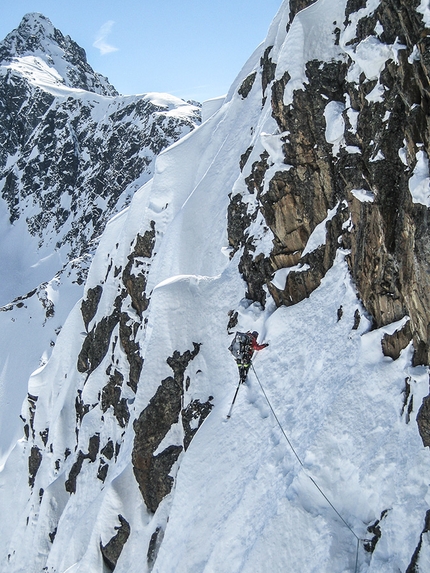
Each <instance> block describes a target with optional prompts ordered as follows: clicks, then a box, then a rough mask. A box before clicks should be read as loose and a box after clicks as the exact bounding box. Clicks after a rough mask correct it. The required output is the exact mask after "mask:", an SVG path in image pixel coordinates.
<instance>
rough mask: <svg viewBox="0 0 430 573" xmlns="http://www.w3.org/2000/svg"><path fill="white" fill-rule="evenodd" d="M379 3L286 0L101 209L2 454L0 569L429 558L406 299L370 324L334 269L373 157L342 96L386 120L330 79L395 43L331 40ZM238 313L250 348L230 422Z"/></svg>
mask: <svg viewBox="0 0 430 573" xmlns="http://www.w3.org/2000/svg"><path fill="white" fill-rule="evenodd" d="M304 4H305V5H307V4H309V6H308V7H307V8H306V9H304V10H302V11H299V12H298V13H297V14H296V15H295V13H296V9H298V8H303V5H304ZM385 4H386V3H384V5H385ZM360 5H361V4H360ZM381 6H382V3H380V2H377V1H373V2H371V1H369V2H368V3H367V4H366V6H365V7H364V8H363V7H362V8H360V9H359V10H358V12H354V10H353V9H352V8H353V7H352V3H351V2H347V1H346V0H342V1H341V0H337V1H336V2H328V1H325V0H317V1H316V2H314V3H312V2H308V3H306V2H305V3H301V2H291V10H290V3H289V2H284V3H283V5H282V7H281V9H280V11H279V13H278V14H277V16H276V17H275V20H274V23H273V25H272V27H271V29H270V31H269V34H268V38H267V40H266V42H265V43H263V44H262V45H261V46H259V48H258V49H257V50H256V51H255V53H254V54H253V55H252V57H251V58H250V60H249V61H248V62H247V63H246V64H245V66H244V68H243V70H242V72H241V73H240V74H239V76H238V78H237V79H236V81H235V82H234V84H233V86H232V88H231V89H230V92H229V94H228V95H227V97H226V98H225V101H224V103H223V105H222V106H221V107H220V108H219V109H218V111H215V112H214V113H212V114H209V113H208V116H209V117H208V119H207V121H206V122H205V123H204V124H203V125H201V126H200V127H199V128H198V129H196V130H194V131H193V132H192V133H190V134H189V135H187V136H186V137H184V138H183V139H181V140H180V141H178V142H177V143H175V144H174V145H173V146H171V147H170V148H169V149H167V150H165V151H163V152H162V153H161V154H160V155H159V156H158V158H157V161H156V166H155V172H154V177H153V179H152V180H151V181H149V182H147V183H146V184H145V185H143V186H142V187H141V188H140V189H139V190H138V191H137V192H136V193H135V194H134V196H133V198H132V200H131V203H130V205H129V206H128V207H127V208H126V209H124V210H123V211H121V212H120V213H118V214H117V215H116V216H115V217H113V218H112V219H111V220H110V221H109V223H108V224H107V226H106V229H105V232H104V233H103V236H102V238H101V241H100V244H99V245H98V248H97V252H96V255H95V257H94V260H93V261H92V264H91V267H90V270H89V274H88V279H87V282H86V285H85V291H84V297H83V299H82V301H81V302H80V303H78V304H77V305H76V306H75V307H74V309H73V310H72V312H71V313H70V314H69V316H68V318H67V320H66V322H65V324H64V326H63V328H62V330H61V333H60V334H59V337H58V341H57V343H56V345H55V347H54V349H53V352H52V356H51V358H50V360H49V361H48V362H47V363H46V364H44V365H42V366H41V368H40V369H39V370H37V371H35V372H34V373H33V375H32V376H31V378H30V381H29V386H28V392H29V395H28V400H27V404H26V406H25V407H24V408H23V411H22V417H23V419H24V437H23V438H22V439H21V440H20V441H19V442H17V444H16V446H15V448H14V449H13V451H12V452H11V454H10V455H9V457H8V459H7V461H6V463H5V466H4V468H3V471H2V472H1V473H0V484H1V489H0V491H1V492H2V495H1V497H0V509H1V512H2V515H5V516H7V519H4V520H2V522H1V523H0V543H1V551H2V559H3V561H2V562H3V563H4V564H5V565H4V570H5V572H9V571H10V572H18V571H22V570H25V571H28V572H29V573H31V572H33V571H34V572H36V571H37V572H38V571H41V570H45V571H48V572H51V573H54V572H55V573H57V572H66V571H67V572H68V573H79V572H81V573H84V572H85V573H86V572H87V571H92V572H100V573H103V571H105V570H106V569H109V570H115V571H116V572H119V573H126V572H127V573H138V572H139V573H141V572H142V571H147V572H149V571H153V572H157V573H178V572H184V573H190V572H195V573H209V572H211V571H224V570H228V571H231V572H233V573H236V572H237V573H239V572H242V573H254V572H255V571H266V570H268V569H270V570H274V571H286V572H293V571H297V570H303V571H314V572H318V573H321V572H324V573H325V572H327V573H329V572H330V573H345V572H347V571H348V572H358V571H360V572H361V573H364V572H366V573H389V572H392V571H393V570H399V571H406V570H408V571H409V572H410V571H414V570H415V571H416V570H421V571H426V570H427V569H429V567H430V542H429V529H430V528H429V519H430V518H429V515H430V514H429V513H428V507H429V506H428V504H429V485H428V475H429V472H430V457H429V453H428V451H427V450H426V448H425V447H424V445H423V440H422V439H421V436H420V433H419V431H418V428H417V423H416V421H417V416H418V418H420V415H419V408H420V405H421V403H422V402H423V399H425V397H426V395H427V393H428V374H429V373H428V367H427V366H426V365H422V364H421V365H420V364H419V361H417V360H416V354H417V352H416V350H417V349H416V348H414V342H413V340H412V336H411V332H410V331H409V336H408V335H407V332H408V328H409V329H412V328H415V326H414V325H412V326H411V323H412V322H413V319H412V317H410V316H408V315H407V314H405V313H404V314H403V316H401V317H400V318H399V319H398V320H392V321H391V322H388V323H385V324H382V325H381V324H379V323H378V321H377V320H376V319H375V317H374V316H372V315H371V313H370V312H369V311H368V310H366V309H365V307H364V305H363V303H362V301H361V300H360V291H359V290H358V289H357V285H356V284H355V283H354V282H353V280H352V273H353V270H352V265H351V253H352V248H353V246H354V244H355V243H354V241H355V237H354V233H355V232H357V233H358V234H360V232H361V234H363V233H364V232H365V229H363V228H360V224H359V220H358V219H359V215H361V216H362V217H363V218H365V217H367V216H369V213H372V212H373V211H371V210H372V209H378V208H381V205H384V204H385V203H384V201H385V199H384V197H381V191H380V190H381V187H379V184H375V185H374V186H372V188H371V189H368V187H369V185H367V180H366V179H364V178H361V185H358V184H357V181H360V177H361V173H362V172H361V170H360V169H361V167H362V165H361V164H360V163H359V162H358V159H357V156H358V157H359V156H361V155H366V156H367V158H368V159H369V161H368V162H366V166H367V167H368V170H367V171H366V173H368V174H372V169H377V167H378V165H379V164H381V162H383V161H384V160H385V159H384V158H385V157H386V156H388V155H389V154H388V153H387V151H386V149H385V147H384V149H383V150H381V154H382V155H379V156H378V154H377V151H378V150H377V149H376V148H375V147H376V146H372V148H371V151H370V152H369V151H368V150H366V149H360V148H359V145H358V144H359V143H360V140H359V136H361V135H362V133H363V128H362V124H361V122H362V121H363V120H362V118H361V117H360V115H361V113H364V111H367V112H368V111H369V110H368V109H367V108H366V106H367V103H365V102H368V104H369V106H377V109H378V111H379V113H380V115H382V117H384V118H385V120H384V121H385V122H387V121H388V119H389V118H388V117H386V113H385V112H386V111H387V110H381V108H379V107H378V106H380V104H381V102H378V101H376V99H377V98H373V96H372V97H371V98H370V100H372V101H369V100H366V98H365V97H363V98H362V100H360V101H361V104H362V106H363V107H360V106H359V105H358V103H356V107H354V106H353V105H352V102H351V97H350V95H349V92H348V91H347V86H348V87H349V89H351V92H352V93H353V94H354V93H355V92H354V90H355V89H357V91H358V89H359V88H360V89H361V88H363V86H362V85H361V84H360V85H355V84H354V80H353V79H351V80H350V81H349V80H348V82H347V86H346V84H344V83H342V82H343V80H342V79H339V78H343V77H346V74H347V73H349V72H350V73H351V75H352V76H354V74H355V73H356V69H355V66H356V65H359V66H360V69H361V70H365V69H367V64H366V63H365V59H366V61H367V60H368V61H369V62H370V61H371V50H370V48H371V46H372V45H373V46H374V47H375V49H376V56H377V58H379V57H380V56H381V53H383V54H385V55H386V56H387V58H389V59H388V60H387V62H388V63H390V62H394V59H390V58H394V57H395V54H394V51H393V50H391V51H390V50H388V51H383V50H382V51H381V49H380V46H379V45H376V44H372V42H370V43H369V45H367V46H366V50H363V51H360V49H359V50H358V52H357V50H356V51H353V52H351V53H349V52H350V51H351V50H352V47H351V46H352V44H351V39H352V38H354V37H355V35H354V34H355V32H356V31H357V29H358V27H360V26H361V27H362V28H365V24H366V21H367V20H366V19H368V18H370V22H371V23H372V24H374V26H376V22H375V23H374V20H372V19H371V17H372V15H373V14H374V12H375V10H376V9H378V8H380V7H381ZM293 7H294V10H293ZM417 7H418V3H417ZM415 12H416V14H419V12H417V11H416V10H415ZM346 13H347V14H346ZM292 15H293V16H294V15H295V17H294V18H293V17H292ZM346 15H347V17H345V16H346ZM363 18H364V20H363ZM360 19H361V20H360ZM360 21H361V24H360V26H359V22H360ZM345 22H346V23H345ZM385 24H386V22H385ZM386 25H387V24H386ZM350 26H353V27H354V31H353V32H352V31H351V28H350ZM381 26H382V24H381ZM378 29H379V28H378ZM372 30H373V28H372ZM307 37H308V38H309V40H310V43H309V44H308V43H307V42H305V41H304V39H305V38H307ZM293 40H294V41H293ZM362 41H364V40H360V42H362ZM360 42H358V41H357V43H356V47H357V46H358V44H359V43H360ZM393 42H394V40H393ZM393 42H391V45H393ZM298 46H301V49H300V50H299V49H298ZM368 48H369V50H368ZM357 53H358V54H359V55H358V56H357ZM288 54H290V57H289V56H288ZM363 54H367V55H366V57H365V56H364V55H363ZM384 57H385V56H384ZM315 60H316V61H315ZM378 65H380V63H379V64H378ZM390 65H391V64H390ZM393 65H397V64H395V62H394V64H393ZM369 66H370V63H369ZM383 69H384V70H386V69H387V68H386V67H385V68H383ZM369 74H370V71H369ZM365 76H366V74H364V75H363V74H361V73H360V74H359V77H360V78H361V79H359V81H360V82H362V81H363V78H364V77H365ZM354 77H355V76H354ZM378 81H379V78H378V79H377V80H374V79H372V80H369V79H366V82H373V83H369V84H367V83H366V82H364V83H365V84H366V85H365V87H364V88H363V89H365V90H366V91H367V94H370V93H371V92H372V90H373V89H374V88H375V86H377V85H378ZM290 82H293V85H292V86H290V87H288V86H289V83H290ZM318 82H319V83H318ZM352 84H354V87H353V88H351V85H352ZM381 85H382V84H381ZM282 87H283V88H284V89H281V88H282ZM341 88H342V89H341ZM343 89H345V90H346V91H342V90H343ZM384 90H385V88H384ZM377 91H378V90H377ZM380 92H381V90H379V91H378V93H380ZM384 93H385V92H384ZM347 96H348V97H347ZM307 98H309V100H310V101H311V102H313V103H314V107H313V108H312V109H311V112H312V113H310V112H309V108H308V107H307V106H308V105H309V101H308V100H307ZM387 100H388V101H391V98H390V97H389V96H387ZM331 102H334V103H331ZM363 102H364V103H363ZM386 105H388V104H386ZM372 109H373V108H372ZM297 110H299V112H300V113H299V112H298V111H297ZM363 110H364V111H363ZM387 113H388V112H387ZM295 114H296V115H295ZM408 117H409V116H408ZM291 118H292V121H291V123H289V120H290V119H291ZM309 118H311V119H312V121H310V120H309ZM295 120H297V122H298V123H299V127H300V129H299V130H298V131H295V130H294V122H295ZM342 122H343V123H342ZM342 129H343V136H342ZM351 134H352V135H354V137H351ZM365 135H366V134H365ZM366 137H367V135H366ZM292 142H293V143H294V146H293V145H292ZM415 143H416V142H415V141H413V140H411V141H409V142H408V151H407V152H406V151H405V153H404V154H403V156H402V157H403V160H404V161H406V164H407V165H405V164H404V163H402V165H403V167H407V169H406V170H405V175H404V177H403V179H402V188H401V189H402V193H403V197H405V196H406V197H407V198H408V199H409V203H410V204H412V203H413V201H412V198H411V197H410V194H411V193H412V191H413V190H416V189H418V188H419V189H420V190H421V184H422V182H423V181H424V180H425V178H426V175H427V172H426V171H425V169H424V168H423V165H422V163H423V160H424V155H423V156H422V157H421V156H420V157H421V163H420V164H419V167H417V168H416V169H414V168H413V167H414V165H415V164H413V163H411V159H410V158H411V153H410V151H409V149H410V148H412V147H413V146H414V145H415ZM427 144H428V143H427V142H424V143H423V144H422V145H427ZM369 145H370V144H369ZM372 145H373V144H372ZM293 147H294V149H293ZM404 147H406V144H405V145H404ZM313 154H315V155H313ZM395 155H396V157H397V158H398V160H399V161H400V162H401V161H402V159H401V157H400V156H399V154H398V150H397V149H396V153H395ZM405 155H406V158H405ZM346 156H348V157H347V159H348V160H349V161H352V160H353V161H356V163H355V169H356V174H358V175H357V177H355V179H354V178H352V179H350V175H349V170H350V169H351V165H350V164H349V163H347V162H346V159H345V158H346ZM351 157H352V160H351V159H350V158H351ZM297 158H299V159H301V161H296V159H297ZM370 160H372V161H370ZM341 161H345V162H346V165H347V168H348V170H346V169H345V172H344V177H339V180H336V183H335V184H333V185H332V183H331V181H332V180H331V179H330V174H332V173H338V172H337V171H336V169H338V167H339V163H340V162H341ZM416 161H417V163H418V161H419V160H418V159H416ZM327 163H328V165H329V167H327ZM369 166H370V167H369ZM375 166H376V167H375ZM311 169H314V170H315V171H317V173H318V177H316V178H313V177H311V175H312V172H311V171H310V170H311ZM342 173H343V172H342ZM414 176H415V177H416V179H413V180H412V183H411V184H410V186H409V185H408V182H409V180H410V179H411V178H412V177H414ZM295 177H297V179H294V178H295ZM291 181H295V182H297V184H296V187H294V188H293V190H292V192H291V191H289V189H290V188H291ZM315 181H316V182H315ZM372 181H373V180H372ZM353 183H354V185H353ZM381 185H382V184H381ZM405 194H407V195H405ZM300 201H301V202H300ZM409 203H408V202H407V200H406V199H404V200H402V203H401V205H400V206H399V208H400V207H402V208H404V209H406V207H407V208H410V204H409ZM388 204H389V205H391V204H392V200H391V201H388ZM405 204H406V207H404V205H405ZM412 207H413V206H412ZM413 208H414V209H420V207H413ZM271 209H272V210H271ZM415 213H416V212H415ZM420 213H422V211H419V212H418V214H420ZM409 214H410V213H409ZM413 214H414V213H412V215H413ZM412 215H410V216H411V218H412ZM387 221H388V218H387V219H386V223H387V224H386V226H385V227H387V226H388V222H387ZM357 229H358V231H356V230H357ZM381 237H382V235H378V238H379V242H381ZM417 239H418V237H417ZM287 247H288V249H289V250H288V249H287ZM293 247H294V248H293ZM379 247H380V245H379V244H378V243H377V244H375V245H372V244H371V243H370V240H369V244H368V245H366V248H374V249H376V248H379ZM354 256H355V255H354ZM392 256H394V255H392ZM417 258H418V255H417ZM419 262H420V261H417V264H418V263H419ZM393 266H394V265H393ZM313 273H314V274H313ZM294 281H295V282H294ZM291 283H294V284H295V285H296V287H295V289H292V288H291V289H290V290H288V288H287V287H288V285H290V284H291ZM277 285H278V286H277ZM278 291H279V292H278ZM284 291H285V292H284ZM303 292H305V295H303ZM374 294H375V296H376V295H379V293H378V292H375V293H374ZM389 316H391V315H389ZM236 330H240V331H247V330H257V331H258V332H259V333H260V336H259V340H260V341H263V340H266V341H268V342H269V347H268V348H266V349H265V350H262V351H261V352H260V353H258V355H257V356H256V357H255V359H254V361H253V368H252V369H251V371H250V374H249V376H248V380H247V383H246V385H243V386H241V387H240V388H239V392H238V397H237V400H236V403H235V407H234V410H233V414H232V417H231V418H230V419H229V420H228V421H227V420H226V415H227V412H228V411H229V408H230V404H231V401H232V399H233V395H234V393H235V390H236V385H237V381H238V375H237V366H236V364H235V361H234V360H233V358H232V356H231V355H230V353H229V351H228V346H229V344H230V341H231V340H232V337H233V335H234V332H235V331H236ZM421 417H422V416H421Z"/></svg>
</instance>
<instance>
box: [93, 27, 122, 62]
mask: <svg viewBox="0 0 430 573" xmlns="http://www.w3.org/2000/svg"><path fill="white" fill-rule="evenodd" d="M114 24H115V22H114V21H113V20H108V21H107V22H105V23H104V24H103V26H102V27H101V28H100V30H99V31H98V32H97V36H96V39H95V41H94V44H93V46H94V47H95V48H97V49H98V50H100V54H101V55H102V56H105V55H106V54H110V53H111V52H117V51H118V48H115V46H111V45H110V44H109V43H108V42H107V37H108V36H109V34H110V33H111V32H112V28H113V25H114Z"/></svg>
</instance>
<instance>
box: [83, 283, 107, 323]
mask: <svg viewBox="0 0 430 573" xmlns="http://www.w3.org/2000/svg"><path fill="white" fill-rule="evenodd" d="M102 293H103V287H102V286H101V285H97V286H95V287H94V288H90V289H88V291H87V297H86V299H84V300H83V301H82V303H81V312H82V318H83V319H84V324H85V328H86V329H87V330H88V325H89V323H90V322H91V321H92V319H93V318H94V317H95V315H96V312H97V307H98V305H99V302H100V299H101V296H102Z"/></svg>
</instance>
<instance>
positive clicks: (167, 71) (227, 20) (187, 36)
mask: <svg viewBox="0 0 430 573" xmlns="http://www.w3.org/2000/svg"><path fill="white" fill-rule="evenodd" d="M280 5H281V0H216V1H211V0H180V1H179V0H103V1H102V2H101V1H100V0H74V2H70V0H68V1H67V2H64V1H63V0H15V1H14V2H8V3H7V7H6V8H5V7H3V8H2V11H1V18H0V39H3V38H4V37H5V36H6V35H7V34H8V33H9V32H10V31H11V30H13V29H14V28H16V27H17V26H18V24H19V22H20V21H21V18H22V17H23V16H24V14H26V13H27V12H41V13H42V14H44V15H45V16H47V17H48V18H49V19H50V20H51V21H52V23H53V24H54V26H55V27H56V28H59V29H60V30H61V31H62V32H63V34H65V35H66V34H68V35H69V36H71V37H72V38H73V40H75V41H76V42H77V43H78V44H79V45H80V46H82V47H83V48H84V49H85V51H86V52H87V58H88V61H89V63H90V64H91V66H92V67H93V68H94V69H95V70H96V71H98V72H100V73H102V74H104V75H106V76H107V77H108V78H109V80H110V82H111V83H112V84H113V85H114V86H115V87H116V88H117V90H118V91H120V92H121V93H124V94H137V93H145V92H148V91H163V92H168V93H171V94H174V95H177V96H179V97H182V98H184V99H195V100H199V101H203V100H204V99H208V98H211V97H215V96H218V95H222V94H224V93H226V92H227V90H228V88H229V87H230V84H231V83H232V82H233V80H234V78H235V77H236V75H237V74H238V73H239V71H240V70H241V68H242V66H243V64H244V63H245V62H246V60H247V59H248V57H249V56H250V55H251V54H252V52H253V51H254V49H255V48H256V47H257V46H258V44H259V43H260V42H261V41H263V40H264V38H265V36H266V33H267V30H268V28H269V25H270V23H271V21H272V19H273V18H274V16H275V14H276V12H277V10H278V8H279V6H280Z"/></svg>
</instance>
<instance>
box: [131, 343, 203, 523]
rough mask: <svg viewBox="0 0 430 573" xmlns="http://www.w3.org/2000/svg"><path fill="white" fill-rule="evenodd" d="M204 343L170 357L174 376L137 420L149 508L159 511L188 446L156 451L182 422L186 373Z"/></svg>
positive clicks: (138, 456)
mask: <svg viewBox="0 0 430 573" xmlns="http://www.w3.org/2000/svg"><path fill="white" fill-rule="evenodd" d="M199 349H200V345H199V344H196V343H194V350H192V351H190V350H187V351H186V352H184V353H183V354H180V353H179V352H178V351H175V352H174V353H173V355H172V356H170V357H169V358H168V359H167V363H168V364H169V366H170V367H171V368H172V370H173V376H169V377H168V378H165V379H164V380H163V381H162V382H161V385H160V386H159V387H158V389H157V391H156V393H155V395H154V396H153V397H152V398H151V400H150V401H149V404H148V406H147V407H146V408H145V409H144V410H143V412H142V413H141V414H140V416H139V418H138V419H137V420H135V422H134V426H133V427H134V431H135V439H134V447H133V453H132V463H133V471H134V475H135V477H136V480H137V483H138V484H139V488H140V491H141V493H142V496H143V499H144V500H145V503H146V506H147V507H148V509H149V511H151V512H153V513H155V511H156V510H157V508H158V506H159V504H160V502H161V500H162V499H163V498H164V497H165V496H166V495H167V494H168V493H170V491H171V489H172V486H173V482H174V479H173V477H172V476H171V475H170V471H171V469H172V466H173V464H174V463H175V462H176V461H177V459H178V457H179V455H180V454H181V452H182V450H183V449H184V447H183V445H182V444H171V445H169V446H167V447H166V448H165V449H164V450H163V451H161V452H160V453H158V454H155V452H156V450H157V449H158V447H159V445H160V444H161V442H162V441H163V439H164V438H165V437H166V435H167V433H168V432H169V430H170V428H171V427H172V426H173V425H174V424H176V423H178V421H179V416H180V414H181V410H182V400H183V396H184V390H185V389H184V382H185V381H184V375H185V370H186V368H187V366H188V364H189V362H190V361H191V360H192V359H193V358H194V357H195V356H196V355H197V354H198V352H199Z"/></svg>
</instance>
